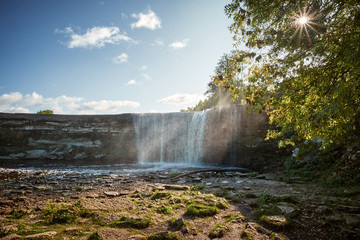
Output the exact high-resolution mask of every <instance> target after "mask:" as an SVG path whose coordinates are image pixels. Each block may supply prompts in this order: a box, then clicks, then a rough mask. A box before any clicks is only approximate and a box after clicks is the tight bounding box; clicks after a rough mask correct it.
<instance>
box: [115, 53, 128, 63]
mask: <svg viewBox="0 0 360 240" xmlns="http://www.w3.org/2000/svg"><path fill="white" fill-rule="evenodd" d="M128 59H129V55H127V54H126V53H122V54H120V55H119V56H117V57H114V58H113V62H114V63H116V64H120V63H125V62H127V61H128Z"/></svg>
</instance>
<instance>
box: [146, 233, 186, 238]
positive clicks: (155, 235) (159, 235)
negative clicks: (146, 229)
mask: <svg viewBox="0 0 360 240" xmlns="http://www.w3.org/2000/svg"><path fill="white" fill-rule="evenodd" d="M147 239H148V240H182V239H183V238H182V237H180V236H179V235H177V234H175V233H173V232H160V233H153V234H151V235H150V236H149V237H148V238H147Z"/></svg>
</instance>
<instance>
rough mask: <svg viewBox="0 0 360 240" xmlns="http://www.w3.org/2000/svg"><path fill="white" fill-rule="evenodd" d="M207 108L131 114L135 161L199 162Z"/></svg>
mask: <svg viewBox="0 0 360 240" xmlns="http://www.w3.org/2000/svg"><path fill="white" fill-rule="evenodd" d="M209 111H210V110H207V111H203V112H176V113H144V114H136V115H134V127H135V133H136V144H137V150H138V161H139V162H140V163H146V162H172V163H190V164H200V162H201V159H202V157H203V156H202V152H203V151H202V145H203V138H204V126H205V124H206V122H207V115H208V112H209Z"/></svg>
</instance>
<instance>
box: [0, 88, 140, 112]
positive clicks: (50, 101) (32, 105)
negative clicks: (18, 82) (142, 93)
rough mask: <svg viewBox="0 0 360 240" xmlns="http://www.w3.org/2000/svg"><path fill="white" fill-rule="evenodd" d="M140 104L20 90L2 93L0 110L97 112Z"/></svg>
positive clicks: (113, 110)
mask: <svg viewBox="0 0 360 240" xmlns="http://www.w3.org/2000/svg"><path fill="white" fill-rule="evenodd" d="M139 105H140V103H138V102H133V101H128V100H123V101H109V100H102V101H90V102H84V98H81V97H69V96H65V95H61V96H58V97H56V98H44V97H43V96H42V95H40V94H38V93H36V92H33V93H32V94H26V95H23V94H21V93H19V92H15V93H10V94H3V95H0V112H18V113H30V112H33V113H35V112H37V111H39V110H43V109H51V110H53V111H54V113H57V114H59V113H64V114H84V113H87V114H97V113H113V112H121V111H122V109H123V108H126V109H128V108H131V109H134V108H137V107H138V106H139Z"/></svg>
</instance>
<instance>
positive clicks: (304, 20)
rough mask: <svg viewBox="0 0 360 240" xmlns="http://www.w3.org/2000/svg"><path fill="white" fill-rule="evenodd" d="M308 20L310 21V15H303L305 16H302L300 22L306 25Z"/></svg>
mask: <svg viewBox="0 0 360 240" xmlns="http://www.w3.org/2000/svg"><path fill="white" fill-rule="evenodd" d="M307 22H308V17H307V16H303V17H301V18H299V19H298V23H299V24H302V25H304V24H306V23H307Z"/></svg>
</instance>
